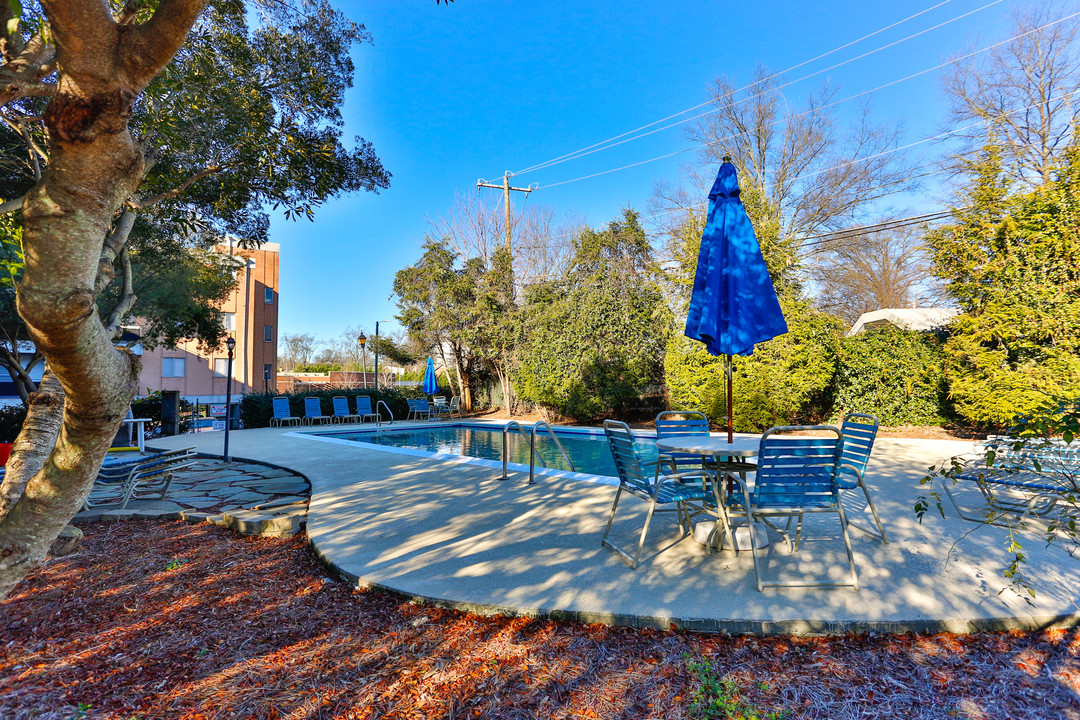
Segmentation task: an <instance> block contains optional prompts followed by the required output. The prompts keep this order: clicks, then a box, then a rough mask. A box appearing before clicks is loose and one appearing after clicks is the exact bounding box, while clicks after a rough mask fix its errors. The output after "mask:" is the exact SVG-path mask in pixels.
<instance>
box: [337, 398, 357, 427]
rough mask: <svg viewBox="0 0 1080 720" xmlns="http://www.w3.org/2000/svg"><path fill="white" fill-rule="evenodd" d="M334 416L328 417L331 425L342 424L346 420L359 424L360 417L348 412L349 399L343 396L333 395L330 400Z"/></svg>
mask: <svg viewBox="0 0 1080 720" xmlns="http://www.w3.org/2000/svg"><path fill="white" fill-rule="evenodd" d="M332 402H333V405H334V414H333V415H331V416H330V422H332V423H344V422H345V421H346V420H355V421H356V422H360V416H359V415H357V414H356V413H354V412H350V411H349V398H347V397H345V396H344V395H335V396H334V397H333V399H332Z"/></svg>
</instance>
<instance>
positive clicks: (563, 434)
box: [308, 423, 657, 482]
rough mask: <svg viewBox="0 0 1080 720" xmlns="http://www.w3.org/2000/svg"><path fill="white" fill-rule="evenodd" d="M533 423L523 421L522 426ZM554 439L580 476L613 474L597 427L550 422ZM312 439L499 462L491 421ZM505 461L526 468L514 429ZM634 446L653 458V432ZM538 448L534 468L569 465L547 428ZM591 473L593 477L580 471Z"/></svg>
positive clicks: (499, 437) (525, 453)
mask: <svg viewBox="0 0 1080 720" xmlns="http://www.w3.org/2000/svg"><path fill="white" fill-rule="evenodd" d="M531 429H532V428H531V427H530V426H528V425H526V426H525V430H526V432H529V431H530V430H531ZM555 434H556V435H557V436H558V438H559V442H561V443H562V444H563V447H564V448H566V453H567V455H569V456H570V459H571V460H572V461H573V463H574V469H575V470H576V471H577V474H580V475H582V477H581V479H592V480H593V481H594V482H604V480H601V479H600V478H607V479H609V480H610V479H611V478H613V477H614V476H615V474H616V473H615V463H614V461H613V460H612V459H611V450H609V449H608V443H607V439H606V438H605V437H604V433H603V431H602V430H599V429H591V428H555ZM308 437H313V438H316V439H328V440H337V441H343V442H358V443H367V444H372V445H378V446H380V448H382V449H385V450H389V451H398V452H401V451H403V450H404V451H411V452H408V454H410V455H411V454H422V455H429V456H431V457H438V458H440V459H448V458H452V457H455V456H458V457H461V458H463V459H470V458H471V459H473V460H476V461H478V464H483V465H488V466H490V467H499V468H500V469H501V467H502V442H503V429H502V427H500V426H496V425H479V424H471V423H454V424H452V425H435V426H431V427H409V428H393V427H390V428H387V427H385V426H384V427H383V428H381V429H371V430H351V431H338V432H325V433H317V434H315V435H310V434H309V435H308ZM507 440H508V442H507V455H508V457H507V463H509V465H510V469H513V470H516V471H521V470H522V469H524V470H525V471H526V472H527V471H528V468H529V438H528V437H527V436H522V435H521V434H520V433H518V432H516V431H512V432H511V433H510V436H509V438H508V439H507ZM636 440H637V444H638V447H639V448H640V449H641V453H642V457H643V459H645V460H655V459H656V456H657V451H656V438H654V437H648V436H645V437H637V438H636ZM536 450H537V453H538V454H539V455H540V457H542V458H543V459H544V461H545V462H546V463H547V471H546V472H545V469H544V468H543V466H542V465H541V464H540V463H539V462H538V463H537V464H536V472H537V474H559V475H567V474H568V472H567V471H569V470H570V466H569V465H567V464H566V461H565V460H564V459H563V457H562V454H561V453H560V452H559V450H558V448H557V447H556V446H555V443H554V442H552V441H551V438H550V437H547V434H546V432H545V433H544V434H541V435H538V436H537V439H536ZM584 476H592V477H584Z"/></svg>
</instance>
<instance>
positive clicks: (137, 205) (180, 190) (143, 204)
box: [124, 164, 229, 210]
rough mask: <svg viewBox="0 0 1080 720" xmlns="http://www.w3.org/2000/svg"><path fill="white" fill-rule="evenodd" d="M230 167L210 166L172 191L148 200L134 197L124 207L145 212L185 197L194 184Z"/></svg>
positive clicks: (226, 165)
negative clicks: (171, 200)
mask: <svg viewBox="0 0 1080 720" xmlns="http://www.w3.org/2000/svg"><path fill="white" fill-rule="evenodd" d="M228 167H229V165H228V164H225V165H210V166H209V167H206V168H203V169H202V170H200V171H199V172H197V173H195V174H194V175H192V176H191V177H189V178H187V179H186V180H184V181H183V182H182V183H180V184H179V185H177V186H176V187H174V188H172V189H171V190H166V191H165V192H163V193H160V194H158V195H154V196H153V197H151V198H148V199H146V200H139V199H138V198H137V197H135V196H134V195H133V196H132V197H131V198H130V199H129V200H128V201H127V202H125V203H124V206H125V207H128V208H131V209H132V210H145V209H146V208H148V207H150V206H151V205H154V204H155V203H159V202H161V201H162V200H168V199H170V198H174V197H179V196H181V195H183V194H184V191H185V190H187V189H188V188H189V187H191V185H192V183H195V182H197V181H199V180H201V179H202V178H204V177H207V176H208V175H213V174H215V173H219V172H221V171H222V170H225V169H227V168H228Z"/></svg>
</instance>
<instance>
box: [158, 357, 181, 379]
mask: <svg viewBox="0 0 1080 720" xmlns="http://www.w3.org/2000/svg"><path fill="white" fill-rule="evenodd" d="M161 377H163V378H167V377H184V358H182V357H178V358H170V357H167V358H161Z"/></svg>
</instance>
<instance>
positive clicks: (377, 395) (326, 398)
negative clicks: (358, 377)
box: [240, 388, 423, 428]
mask: <svg viewBox="0 0 1080 720" xmlns="http://www.w3.org/2000/svg"><path fill="white" fill-rule="evenodd" d="M339 395H342V396H344V397H347V398H348V399H349V407H350V408H355V407H356V400H355V398H356V396H357V395H368V396H370V397H371V407H372V409H373V410H375V409H376V406H377V405H378V403H379V401H380V400H382V401H383V402H385V403H386V404H387V405H388V406H390V411H391V412H392V413H394V417H395V418H396V419H398V420H401V419H403V418H404V417H405V416H407V415H408V414H409V404H408V402H407V399H408V398H412V397H420V396H422V395H423V392H422V391H421V390H420V389H419V388H402V389H400V390H399V389H396V388H393V389H379V390H378V391H377V392H376V391H375V390H374V389H373V388H368V389H361V390H345V389H340V388H339V389H332V390H310V391H307V392H299V393H249V394H247V395H244V397H243V398H242V399H241V400H240V408H241V414H242V416H243V418H244V427H245V428H260V427H269V426H270V418H272V417H273V416H274V408H273V404H272V403H273V399H274V398H275V397H287V398H289V410H290V412H291V413H292V415H293V416H294V417H304V398H309V397H317V398H319V403H320V405H321V406H322V411H323V414H325V415H333V414H334V397H336V396H339Z"/></svg>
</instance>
